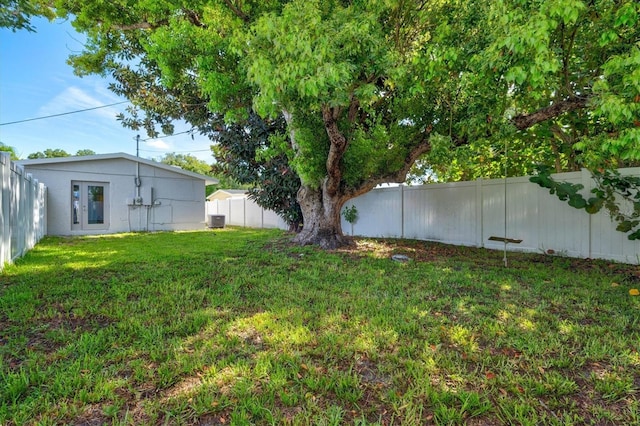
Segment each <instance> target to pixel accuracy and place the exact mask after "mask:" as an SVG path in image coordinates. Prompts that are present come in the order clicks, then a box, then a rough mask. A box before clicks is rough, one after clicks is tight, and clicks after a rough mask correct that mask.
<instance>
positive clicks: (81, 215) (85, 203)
mask: <svg viewBox="0 0 640 426" xmlns="http://www.w3.org/2000/svg"><path fill="white" fill-rule="evenodd" d="M91 187H102V201H94V204H93V205H90V203H91V202H92V201H91V197H90V196H89V188H91ZM96 203H101V205H99V204H96ZM109 207H110V196H109V182H96V181H82V180H73V181H71V205H70V208H71V230H72V231H90V230H105V229H109V211H110V208H109ZM91 208H94V209H95V208H97V209H101V210H102V217H101V218H100V220H101V221H100V222H98V223H89V217H90V214H89V209H91Z"/></svg>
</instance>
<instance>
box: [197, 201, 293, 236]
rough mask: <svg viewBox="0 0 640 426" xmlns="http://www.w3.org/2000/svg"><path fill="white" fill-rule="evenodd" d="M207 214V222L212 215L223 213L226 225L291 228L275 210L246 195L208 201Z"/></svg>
mask: <svg viewBox="0 0 640 426" xmlns="http://www.w3.org/2000/svg"><path fill="white" fill-rule="evenodd" d="M206 215H207V216H206V217H207V222H208V221H209V216H210V215H222V216H224V217H225V225H232V226H244V227H248V228H280V229H285V230H286V229H289V227H288V226H287V223H286V222H285V221H284V220H283V219H282V218H281V217H280V216H278V215H277V214H276V213H275V212H273V211H272V210H266V209H263V208H262V207H260V206H259V205H258V204H256V203H255V201H253V200H250V199H248V198H244V197H243V198H227V199H226V200H213V201H207V203H206Z"/></svg>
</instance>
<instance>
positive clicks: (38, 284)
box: [0, 228, 640, 425]
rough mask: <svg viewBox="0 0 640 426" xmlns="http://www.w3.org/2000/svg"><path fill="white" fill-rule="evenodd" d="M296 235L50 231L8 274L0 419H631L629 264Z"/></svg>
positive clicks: (633, 336) (638, 360)
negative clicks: (340, 244)
mask: <svg viewBox="0 0 640 426" xmlns="http://www.w3.org/2000/svg"><path fill="white" fill-rule="evenodd" d="M286 241H287V240H286V237H284V236H283V234H282V233H281V232H280V231H259V230H249V229H233V228H226V229H222V230H216V231H205V232H180V233H148V234H123V235H113V236H99V237H96V236H94V237H82V238H51V237H49V238H46V239H45V240H43V241H42V242H41V243H40V244H39V245H38V246H37V247H36V248H35V249H34V250H33V251H31V252H30V253H29V254H28V255H27V256H26V257H25V258H24V259H22V260H20V261H18V262H17V264H16V265H12V266H8V267H7V268H6V269H5V270H4V272H2V275H0V383H2V384H3V386H0V424H2V425H22V424H105V423H106V424H112V423H113V424H131V425H134V424H135V425H138V424H197V423H203V424H360V425H364V424H385V425H386V424H398V425H399V424H409V425H411V424H415V425H422V424H465V423H471V424H479V425H482V424H638V422H640V416H639V413H640V406H639V403H638V399H639V398H638V396H639V392H640V389H639V388H640V355H639V351H640V298H638V297H633V296H630V295H629V289H630V288H637V287H638V281H639V280H640V269H639V268H638V267H632V266H628V265H627V266H625V265H615V264H614V265H610V264H608V263H605V262H586V261H577V260H571V259H566V258H557V257H549V256H533V255H516V254H514V255H512V258H511V260H510V265H511V267H510V268H504V266H503V263H502V253H499V252H491V251H486V250H476V249H472V248H465V247H452V246H444V245H438V244H433V243H425V242H416V241H399V240H391V241H383V240H360V241H358V242H357V246H356V247H355V248H352V249H349V250H342V251H338V252H330V253H327V252H322V251H319V250H316V249H314V248H310V247H295V246H290V245H289V244H287V243H286ZM394 254H404V255H407V256H409V257H410V258H411V260H410V261H409V262H406V263H400V262H395V261H393V260H391V256H392V255H394ZM612 283H615V284H616V285H615V286H612Z"/></svg>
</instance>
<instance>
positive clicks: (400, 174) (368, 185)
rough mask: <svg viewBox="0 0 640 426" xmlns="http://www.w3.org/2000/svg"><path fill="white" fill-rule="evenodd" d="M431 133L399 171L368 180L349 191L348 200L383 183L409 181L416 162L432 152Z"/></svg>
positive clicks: (408, 157) (411, 152) (417, 146)
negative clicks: (408, 176) (410, 172)
mask: <svg viewBox="0 0 640 426" xmlns="http://www.w3.org/2000/svg"><path fill="white" fill-rule="evenodd" d="M429 136H430V133H426V134H425V135H424V137H423V139H422V140H421V141H420V143H419V144H418V145H416V146H415V147H414V148H413V149H412V150H411V151H409V153H408V154H407V156H406V157H405V159H404V163H403V165H402V167H401V168H400V169H399V170H396V171H394V172H390V173H388V174H386V175H383V176H378V177H375V178H372V179H369V180H366V181H365V182H364V183H363V184H362V185H360V186H359V187H358V188H354V189H353V190H350V191H347V193H346V195H347V197H348V198H354V197H357V196H359V195H362V194H365V193H367V192H369V191H371V190H372V189H373V188H375V187H376V186H378V185H379V184H381V183H389V182H395V183H402V182H404V181H405V180H406V179H407V174H408V173H409V171H410V170H411V167H412V166H413V164H414V163H415V162H416V160H417V159H418V157H420V156H421V155H422V154H425V153H427V152H429V151H430V150H431V143H430V142H429Z"/></svg>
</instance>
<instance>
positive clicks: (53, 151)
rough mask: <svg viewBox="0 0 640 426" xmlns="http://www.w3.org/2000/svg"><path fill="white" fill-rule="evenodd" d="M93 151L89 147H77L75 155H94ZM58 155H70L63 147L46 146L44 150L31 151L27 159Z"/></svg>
mask: <svg viewBox="0 0 640 426" xmlns="http://www.w3.org/2000/svg"><path fill="white" fill-rule="evenodd" d="M95 154H96V153H95V151H93V150H90V149H79V150H78V151H77V152H76V154H75V155H77V156H84V155H95ZM58 157H71V154H69V153H68V152H67V151H65V150H64V149H60V148H47V149H45V150H44V151H38V152H32V153H31V154H29V155H28V156H27V158H28V159H30V160H33V159H37V158H58Z"/></svg>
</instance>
